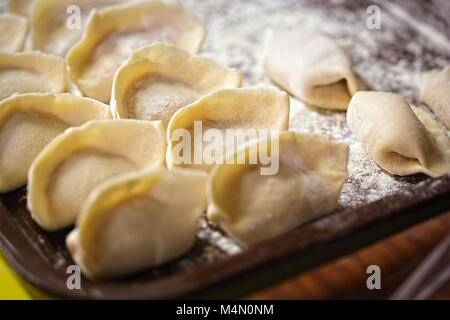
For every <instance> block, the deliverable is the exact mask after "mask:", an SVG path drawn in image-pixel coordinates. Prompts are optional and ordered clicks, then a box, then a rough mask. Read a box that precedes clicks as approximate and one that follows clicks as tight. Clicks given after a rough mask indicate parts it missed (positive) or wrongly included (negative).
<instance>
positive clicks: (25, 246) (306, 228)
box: [0, 174, 450, 299]
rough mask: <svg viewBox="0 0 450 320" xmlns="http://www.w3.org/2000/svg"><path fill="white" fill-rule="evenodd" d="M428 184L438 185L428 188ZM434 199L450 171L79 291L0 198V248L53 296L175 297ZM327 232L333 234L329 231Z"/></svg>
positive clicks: (440, 196) (441, 194)
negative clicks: (223, 252) (149, 272)
mask: <svg viewBox="0 0 450 320" xmlns="http://www.w3.org/2000/svg"><path fill="white" fill-rule="evenodd" d="M434 184H438V186H437V187H434V188H430V186H432V185H434ZM438 202H443V203H445V207H446V208H450V174H447V175H444V176H441V177H439V178H434V179H427V180H425V181H422V182H419V183H417V184H415V185H412V186H411V188H408V189H406V190H403V191H401V192H398V193H396V194H393V195H391V196H388V197H384V198H381V199H379V200H376V201H374V202H371V203H368V204H364V205H362V206H360V207H357V208H352V209H344V210H342V211H339V212H335V213H332V214H329V215H327V216H324V217H321V218H319V219H316V220H314V221H312V222H310V223H308V224H306V225H303V226H301V227H299V228H297V229H295V230H293V231H291V232H288V233H285V234H283V235H280V236H278V237H276V238H273V239H270V240H267V241H264V242H262V243H260V244H258V245H256V246H254V247H251V248H247V249H244V250H243V251H242V252H241V253H238V254H235V255H231V256H228V257H225V258H223V259H220V260H218V261H216V262H212V263H209V264H206V265H200V266H198V267H196V268H193V269H192V270H189V271H185V272H180V273H176V274H172V275H169V276H164V277H161V278H157V279H152V280H143V281H142V282H141V283H137V284H136V283H131V284H130V283H128V282H127V281H126V280H118V281H114V282H97V283H94V282H89V281H88V280H87V279H85V278H84V277H83V278H82V288H81V289H79V290H69V289H67V287H66V277H67V275H66V274H62V273H60V272H55V269H53V268H51V266H49V265H48V264H46V263H45V262H44V261H43V260H42V259H41V260H40V259H39V255H38V253H37V251H35V250H34V249H33V248H32V245H31V244H30V242H29V241H28V240H27V239H26V235H25V234H23V233H22V232H20V230H21V229H20V228H19V227H18V226H17V224H15V223H14V221H13V220H14V218H13V217H12V215H11V214H10V213H9V212H8V211H7V209H6V208H5V207H4V206H3V204H2V203H1V202H0V249H1V250H2V252H3V253H4V255H5V257H6V259H7V260H8V261H9V263H10V264H11V265H12V267H13V268H14V269H15V271H16V272H17V273H18V274H19V275H20V276H22V277H23V278H24V279H25V280H27V281H28V282H29V283H31V284H32V285H33V286H35V287H37V288H39V289H41V290H43V291H44V292H45V293H48V294H51V295H53V296H55V297H57V298H69V299H170V298H180V297H186V296H189V295H191V294H195V293H196V292H200V291H202V290H205V289H207V288H209V287H211V286H212V285H214V284H218V283H220V282H224V281H226V280H229V279H231V278H234V277H238V276H239V275H243V274H245V273H246V272H249V271H252V270H256V269H258V268H262V267H264V266H268V265H271V264H276V263H277V261H280V260H282V259H289V257H293V256H294V255H296V254H300V255H304V254H305V253H306V252H308V251H309V250H311V249H313V248H317V246H318V245H324V244H327V243H332V242H333V241H337V240H339V239H342V238H345V237H346V236H350V235H352V234H354V233H355V232H358V231H363V230H365V229H368V228H370V227H371V226H374V225H376V224H379V223H388V222H389V220H390V219H391V218H395V217H399V216H400V215H408V214H412V213H414V212H415V211H417V210H418V209H419V208H425V207H427V206H430V205H432V204H436V203H438ZM447 202H448V203H447ZM339 220H340V221H339ZM338 222H339V224H338ZM330 230H333V231H334V233H333V234H330ZM62 276H64V277H63V278H62ZM86 284H87V286H86Z"/></svg>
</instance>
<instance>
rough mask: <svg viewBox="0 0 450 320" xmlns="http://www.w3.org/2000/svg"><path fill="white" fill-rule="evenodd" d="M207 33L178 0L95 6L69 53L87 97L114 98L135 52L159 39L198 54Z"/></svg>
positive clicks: (73, 71)
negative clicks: (115, 86)
mask: <svg viewBox="0 0 450 320" xmlns="http://www.w3.org/2000/svg"><path fill="white" fill-rule="evenodd" d="M204 37H205V29H204V28H203V26H202V24H201V23H200V21H198V19H197V18H196V17H195V16H194V15H192V14H191V13H189V12H187V11H185V10H184V9H183V8H182V7H181V6H180V5H178V4H175V3H163V2H152V1H143V2H139V3H131V4H128V5H123V6H114V7H110V8H106V9H103V10H101V11H98V12H97V11H95V10H94V11H93V12H92V14H91V15H90V17H89V19H88V22H87V26H86V30H85V32H84V34H83V37H82V39H81V41H80V42H78V43H77V44H76V45H75V47H73V48H72V50H70V52H69V53H68V55H67V64H68V66H69V69H70V75H71V78H72V81H73V82H75V83H76V84H77V85H78V87H79V89H80V90H81V91H82V92H83V93H84V94H85V95H87V96H89V97H91V98H95V99H97V100H100V101H103V102H109V100H110V98H111V88H112V83H113V78H114V74H115V73H116V71H117V70H118V69H119V67H120V66H121V65H122V64H123V63H124V62H125V61H126V60H127V59H128V58H129V56H130V55H131V53H133V51H135V50H136V49H139V48H141V47H143V46H145V45H149V44H152V43H155V42H158V41H161V42H168V43H172V44H174V45H176V46H178V47H180V48H182V49H184V50H186V51H187V52H189V53H196V52H197V51H198V50H199V49H200V47H201V45H202V43H203V39H204Z"/></svg>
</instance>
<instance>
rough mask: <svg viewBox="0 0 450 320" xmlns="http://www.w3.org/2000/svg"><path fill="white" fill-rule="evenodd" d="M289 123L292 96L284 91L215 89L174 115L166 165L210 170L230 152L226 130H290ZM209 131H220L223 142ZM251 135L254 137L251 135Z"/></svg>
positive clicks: (168, 133) (255, 136)
mask: <svg viewBox="0 0 450 320" xmlns="http://www.w3.org/2000/svg"><path fill="white" fill-rule="evenodd" d="M196 124H197V129H195V128H196ZM288 126H289V96H288V95H287V94H286V93H285V92H281V91H278V90H274V89H268V88H242V89H223V90H219V91H215V92H212V93H210V94H208V95H206V96H204V97H202V98H200V99H198V100H197V101H195V102H194V103H192V104H191V105H189V106H187V107H184V108H182V109H180V110H178V111H177V112H176V113H175V114H174V115H173V117H172V119H171V120H170V123H169V127H168V129H167V139H168V141H169V144H168V147H167V157H166V159H167V166H168V167H169V168H172V167H178V166H180V167H188V168H195V169H202V170H209V169H210V168H211V166H212V165H213V164H215V163H218V162H220V161H222V160H223V159H224V156H225V154H226V153H227V148H226V143H227V139H226V136H227V134H226V130H227V129H234V130H235V131H234V132H235V133H238V131H237V130H238V129H242V130H243V131H244V133H245V132H246V131H247V130H248V129H249V130H251V131H252V132H254V131H255V130H258V129H263V130H264V129H266V130H287V129H288ZM209 129H211V130H209ZM196 131H197V132H196ZM206 131H209V133H210V134H215V132H217V133H218V135H219V134H220V135H221V137H222V141H219V140H216V137H215V136H214V135H211V136H210V137H208V136H207V135H205V133H206ZM248 136H249V139H248V140H251V139H252V135H251V134H249V135H248ZM255 138H257V135H254V137H253V139H255ZM207 140H209V141H207ZM246 141H247V139H246ZM228 142H230V141H228ZM238 143H239V142H236V144H238ZM196 146H197V147H196ZM199 146H200V147H199ZM235 149H236V148H235ZM214 150H217V152H215V151H214ZM205 156H206V157H208V159H209V160H207V159H206V158H205ZM204 160H207V161H204Z"/></svg>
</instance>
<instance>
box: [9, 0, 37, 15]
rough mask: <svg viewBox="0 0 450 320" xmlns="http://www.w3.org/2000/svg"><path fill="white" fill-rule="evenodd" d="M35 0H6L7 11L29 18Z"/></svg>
mask: <svg viewBox="0 0 450 320" xmlns="http://www.w3.org/2000/svg"><path fill="white" fill-rule="evenodd" d="M34 2H35V0H8V11H9V12H12V13H16V14H20V15H22V16H26V17H29V16H30V15H31V9H32V7H33V4H34Z"/></svg>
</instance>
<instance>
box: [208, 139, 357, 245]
mask: <svg viewBox="0 0 450 320" xmlns="http://www.w3.org/2000/svg"><path fill="white" fill-rule="evenodd" d="M274 139H277V138H274ZM274 143H275V141H272V142H271V144H270V143H269V144H267V141H263V142H262V141H260V142H259V144H253V145H250V146H249V147H248V153H246V151H245V149H242V150H240V151H239V152H238V153H237V154H236V155H235V156H234V157H235V158H236V157H238V156H243V157H245V158H246V161H245V163H247V164H236V163H237V162H236V161H234V163H235V164H222V165H217V166H215V167H214V168H213V170H212V172H211V179H210V181H209V184H208V197H209V198H208V201H209V208H208V214H207V216H208V219H209V220H211V221H212V222H214V223H215V224H217V225H219V226H221V227H222V228H223V229H224V230H225V231H226V232H227V233H229V234H230V235H232V236H233V237H235V238H236V239H237V240H239V241H240V242H241V243H243V244H244V245H253V244H256V243H258V242H261V241H263V240H267V239H270V238H273V237H276V236H278V235H280V234H283V233H285V232H288V231H290V230H293V229H295V228H297V227H298V226H300V225H301V224H304V223H306V222H308V221H310V220H312V219H315V218H317V217H320V216H321V215H323V214H326V213H329V212H331V211H333V210H334V209H335V207H336V205H337V201H338V198H339V194H340V191H341V188H342V185H343V183H344V181H345V179H346V178H347V161H348V147H347V145H345V144H342V143H336V142H333V141H331V140H329V139H328V138H327V137H324V136H319V135H312V134H301V133H297V132H286V131H285V132H282V133H280V136H279V140H278V143H279V149H278V157H277V158H278V161H279V169H278V172H277V173H276V174H274V175H262V174H261V170H260V169H261V167H262V165H261V160H260V157H259V153H260V149H261V148H267V150H270V151H271V152H275V153H276V151H274ZM263 150H264V149H263ZM267 150H265V151H264V152H263V154H266V152H267ZM250 157H254V158H257V159H258V162H257V163H256V164H255V162H254V164H248V163H250V160H249V158H250Z"/></svg>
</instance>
